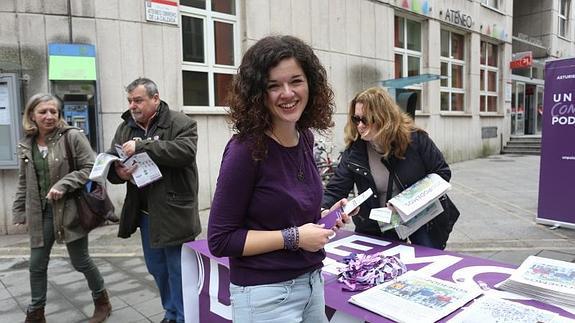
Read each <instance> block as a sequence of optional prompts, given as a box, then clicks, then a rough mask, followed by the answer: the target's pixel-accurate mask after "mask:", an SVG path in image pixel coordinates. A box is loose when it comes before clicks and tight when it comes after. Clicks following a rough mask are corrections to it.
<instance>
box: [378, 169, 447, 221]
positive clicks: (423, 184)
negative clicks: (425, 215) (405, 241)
mask: <svg viewBox="0 0 575 323" xmlns="http://www.w3.org/2000/svg"><path fill="white" fill-rule="evenodd" d="M449 189H451V184H449V183H448V182H447V181H446V180H444V179H443V178H441V176H439V175H437V174H435V173H432V174H429V175H427V176H425V177H424V178H422V179H420V180H419V181H417V182H415V184H413V185H411V186H410V187H408V188H406V189H405V190H403V191H402V192H401V193H399V194H398V195H396V196H395V197H393V198H392V199H390V200H389V204H391V205H393V207H394V208H395V210H396V211H397V213H398V214H399V216H400V217H401V219H402V221H403V222H407V221H409V220H410V219H411V218H413V217H415V216H416V215H417V214H418V213H419V212H421V210H423V209H425V208H426V207H427V206H428V205H429V204H431V203H433V202H434V200H436V199H438V198H439V197H440V196H441V195H443V194H445V192H447V191H448V190H449Z"/></svg>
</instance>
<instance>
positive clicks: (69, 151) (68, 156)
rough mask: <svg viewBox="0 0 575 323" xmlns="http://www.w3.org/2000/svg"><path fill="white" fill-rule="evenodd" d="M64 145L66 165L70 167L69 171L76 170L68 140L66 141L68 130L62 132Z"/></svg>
mask: <svg viewBox="0 0 575 323" xmlns="http://www.w3.org/2000/svg"><path fill="white" fill-rule="evenodd" d="M64 146H65V147H66V157H67V158H68V167H69V168H70V171H73V170H76V161H75V160H74V155H73V154H72V149H71V148H70V142H69V141H68V131H66V132H64Z"/></svg>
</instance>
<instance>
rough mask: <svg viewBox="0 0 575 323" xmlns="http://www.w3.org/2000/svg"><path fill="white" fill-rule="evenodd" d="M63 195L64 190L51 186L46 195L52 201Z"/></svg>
mask: <svg viewBox="0 0 575 323" xmlns="http://www.w3.org/2000/svg"><path fill="white" fill-rule="evenodd" d="M62 196H64V192H62V191H59V190H57V189H55V188H51V189H50V191H49V192H48V194H47V195H46V198H47V199H49V200H52V201H57V200H59V199H61V198H62Z"/></svg>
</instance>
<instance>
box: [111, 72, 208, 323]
mask: <svg viewBox="0 0 575 323" xmlns="http://www.w3.org/2000/svg"><path fill="white" fill-rule="evenodd" d="M126 92H127V93H128V104H129V110H128V111H126V112H124V113H123V114H122V119H123V120H124V121H123V122H122V123H121V124H120V126H118V129H117V130H116V135H115V136H114V139H113V140H112V144H111V148H110V149H109V150H108V153H109V154H113V155H116V156H117V155H118V152H117V151H116V149H115V147H116V145H121V147H122V151H123V153H125V154H126V155H127V156H132V155H134V154H138V153H142V152H145V153H147V154H148V155H149V157H150V158H151V159H152V161H153V162H154V163H155V164H156V165H157V166H158V168H159V169H160V172H161V173H162V177H161V178H160V179H158V180H156V181H154V182H152V183H150V184H147V185H146V186H142V187H140V188H138V187H137V186H136V185H135V184H134V183H132V181H131V177H132V173H133V172H134V171H135V169H136V166H135V165H134V166H132V167H127V166H125V165H123V164H122V163H120V162H115V163H114V167H111V169H110V172H109V173H108V180H109V181H110V182H112V183H114V184H122V183H126V198H125V200H124V206H123V208H122V215H121V219H120V228H119V232H118V236H119V237H121V238H128V237H130V236H131V235H132V234H133V233H134V232H135V231H136V229H137V228H138V227H139V228H140V233H141V236H142V249H143V251H144V258H145V260H146V266H147V268H148V272H149V273H150V274H152V276H154V280H155V281H156V285H157V286H158V289H159V291H160V296H161V299H162V305H163V307H164V310H165V314H164V319H163V320H162V322H164V323H175V322H184V308H183V302H182V275H181V261H180V255H181V247H182V244H183V243H184V242H187V241H190V240H194V239H195V237H196V236H197V235H198V234H199V233H200V231H201V226H200V219H199V215H198V170H197V166H196V149H197V140H198V134H197V125H196V121H194V120H192V119H190V118H189V117H188V116H186V115H185V114H183V113H181V112H176V111H173V110H170V109H169V107H168V104H167V103H166V102H164V101H162V100H160V94H159V92H158V88H157V86H156V84H155V83H154V82H153V81H152V80H150V79H147V78H138V79H136V80H135V81H133V82H132V83H130V85H128V86H127V87H126Z"/></svg>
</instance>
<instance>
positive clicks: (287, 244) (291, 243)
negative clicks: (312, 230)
mask: <svg viewBox="0 0 575 323" xmlns="http://www.w3.org/2000/svg"><path fill="white" fill-rule="evenodd" d="M282 237H283V238H284V249H286V250H291V251H296V250H298V249H299V230H298V228H297V227H295V226H294V227H290V228H286V229H283V230H282Z"/></svg>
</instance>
